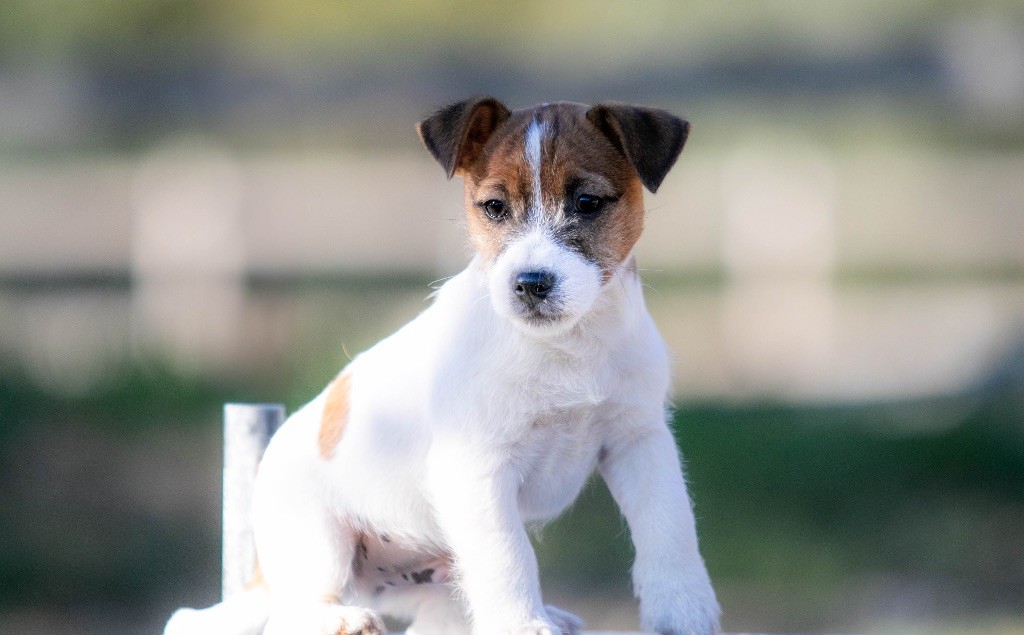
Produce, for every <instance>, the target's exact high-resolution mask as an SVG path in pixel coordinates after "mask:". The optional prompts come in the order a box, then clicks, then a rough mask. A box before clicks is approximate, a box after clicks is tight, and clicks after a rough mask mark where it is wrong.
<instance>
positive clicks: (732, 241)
mask: <svg viewBox="0 0 1024 635" xmlns="http://www.w3.org/2000/svg"><path fill="white" fill-rule="evenodd" d="M706 157H707V153H706V152H705V153H704V155H703V156H696V155H695V156H688V155H687V153H684V155H683V158H682V159H681V161H680V165H679V167H678V168H677V171H676V173H674V174H673V175H672V176H670V178H669V179H668V181H667V182H666V183H665V185H664V187H663V188H662V191H661V192H660V193H659V194H658V195H657V196H649V198H648V206H649V213H648V219H647V223H648V231H647V233H646V235H645V236H644V238H643V240H642V243H641V247H640V254H641V263H642V266H645V267H650V268H657V269H665V270H669V271H686V270H693V269H697V270H702V271H706V270H720V269H725V270H731V271H733V272H734V273H739V272H740V271H741V270H747V269H753V268H764V267H768V268H770V269H773V270H778V271H783V272H788V273H797V274H799V273H800V272H801V271H805V270H806V271H810V272H812V274H814V273H821V272H825V273H827V272H829V271H835V270H838V271H864V270H867V271H883V272H884V271H888V270H897V271H907V270H909V271H912V272H922V271H923V272H928V271H939V272H960V271H964V270H968V271H982V272H984V271H997V272H1006V271H1013V272H1018V273H1019V272H1022V271H1024V246H1022V245H1024V213H1022V210H1024V179H1021V178H1020V175H1021V174H1024V154H1020V155H1014V156H1006V155H997V154H992V155H984V154H978V155H965V154H963V153H960V154H955V155H954V154H946V155H943V154H927V153H920V154H914V153H912V152H907V151H903V152H902V153H894V152H888V151H882V150H879V151H877V152H870V153H868V152H862V153H856V154H852V153H851V154H843V155H831V154H829V153H828V152H825V151H823V150H822V149H820V148H816V147H812V146H799V145H790V146H787V147H776V146H773V145H771V144H764V145H760V146H750V147H747V148H740V149H738V150H736V151H735V152H729V153H726V154H722V155H718V156H712V157H710V158H706ZM462 214H463V211H462V201H461V188H460V187H459V186H458V185H457V184H455V183H446V182H445V181H444V179H443V177H442V175H441V173H440V171H438V170H437V169H436V166H435V165H434V164H433V163H432V162H431V161H430V160H429V159H428V158H427V157H426V156H425V155H424V156H419V155H396V156H376V157H366V156H355V155H344V154H338V155H319V156H263V157H256V158H235V157H232V156H230V155H227V154H225V153H222V152H219V151H217V150H215V149H210V148H208V147H205V146H201V147H199V148H196V147H192V146H190V145H185V146H172V147H168V148H165V149H163V150H160V151H157V152H155V153H153V154H152V155H151V156H149V157H146V158H144V159H142V160H141V161H129V160H110V161H104V160H74V161H59V162H50V163H34V162H32V163H21V164H19V163H9V164H8V165H5V168H4V170H3V171H2V172H0V221H2V223H3V231H2V232H0V278H4V277H11V276H29V277H32V276H43V277H54V276H57V277H59V276H61V275H71V276H74V275H80V274H83V273H85V274H88V273H91V272H101V273H108V272H112V271H113V272H119V273H123V272H128V271H131V270H134V271H136V273H139V274H142V275H148V274H153V273H161V274H166V273H169V272H174V271H175V269H176V268H177V270H178V271H179V272H183V273H198V274H201V275H214V276H216V275H222V274H224V273H227V274H232V273H235V272H256V273H271V274H281V273H283V274H308V273H323V272H327V273H332V272H339V271H340V272H353V271H354V272H365V271H375V270H386V271H403V270H405V271H408V270H420V271H422V270H427V271H432V272H450V271H452V270H453V269H454V268H455V267H457V266H458V265H459V264H460V263H462V262H463V261H464V259H465V256H466V253H467V252H466V250H465V249H466V248H465V246H464V245H465V241H464V239H463V235H462V228H461V222H462V221H461V219H462Z"/></svg>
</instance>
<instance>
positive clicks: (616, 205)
mask: <svg viewBox="0 0 1024 635" xmlns="http://www.w3.org/2000/svg"><path fill="white" fill-rule="evenodd" d="M452 109H457V112H452ZM686 132H687V126H686V124H685V123H684V122H682V121H681V120H679V119H677V118H675V117H673V116H671V115H669V114H668V113H664V112H663V111H655V110H651V109H641V108H637V107H633V106H619V105H608V106H596V107H594V108H589V107H587V106H584V105H581V104H570V103H559V104H551V105H543V106H538V107H535V108H531V109H526V110H521V111H517V112H514V113H510V112H509V111H508V110H507V109H505V107H504V106H502V105H501V104H500V103H498V102H495V101H494V100H491V99H487V98H484V99H480V100H471V101H470V102H463V103H462V104H456V105H455V106H450V107H449V108H448V109H446V110H442V111H440V112H439V113H438V114H436V115H435V116H434V117H433V118H431V119H428V120H427V121H425V122H423V124H421V125H420V133H421V136H422V137H423V140H424V142H425V143H426V145H427V147H428V149H430V150H431V152H433V153H434V155H435V157H437V158H438V160H439V161H440V162H441V163H442V165H443V166H445V167H446V169H447V170H448V172H449V174H454V173H459V174H461V175H462V176H463V178H464V182H465V197H466V198H465V202H466V215H467V226H468V228H469V235H470V240H471V241H472V243H473V246H474V247H475V249H476V251H477V252H478V253H479V254H480V256H481V261H482V262H483V263H484V265H485V267H486V268H487V275H488V278H489V286H490V297H491V302H492V304H493V306H494V309H495V311H497V312H498V313H499V314H500V315H502V316H505V317H507V318H509V319H510V320H511V321H512V322H513V323H515V324H516V325H518V326H520V327H523V328H525V329H527V330H530V331H534V332H538V333H557V332H560V331H563V330H565V329H568V328H570V327H572V326H573V325H574V324H576V323H578V322H579V320H580V319H581V318H582V317H583V316H584V315H586V314H587V312H588V311H589V310H590V309H591V307H592V306H593V305H594V303H595V301H596V300H597V299H598V297H599V296H600V295H601V292H602V289H603V287H604V285H605V283H607V281H608V280H609V279H610V278H611V277H612V275H613V274H614V273H615V271H616V269H617V268H619V267H620V266H622V265H623V263H624V262H625V261H626V260H627V258H628V257H629V255H630V254H631V252H632V250H633V246H634V245H635V244H636V241H637V239H638V238H639V237H640V234H641V232H642V230H643V217H644V208H643V191H642V183H646V184H647V185H648V187H649V188H651V189H652V190H654V189H656V188H657V186H658V184H659V183H660V182H661V179H662V178H663V177H664V175H665V173H667V171H668V169H669V168H670V167H671V165H672V163H673V162H674V161H675V158H676V156H678V153H679V151H680V150H681V149H682V145H683V142H684V141H685V137H686ZM446 143H447V147H448V148H452V149H453V150H452V153H451V154H447V153H446V147H445V144H446ZM655 153H660V154H661V155H662V156H660V157H657V161H652V160H651V158H650V157H651V155H652V154H655ZM645 161H646V163H645ZM638 162H640V165H641V167H640V168H638V167H637V163H638ZM655 162H660V163H659V164H658V165H657V166H655V167H651V165H648V164H653V163H655Z"/></svg>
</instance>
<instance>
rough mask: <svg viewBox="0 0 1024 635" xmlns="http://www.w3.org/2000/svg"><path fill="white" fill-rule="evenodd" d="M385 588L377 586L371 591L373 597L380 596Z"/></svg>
mask: <svg viewBox="0 0 1024 635" xmlns="http://www.w3.org/2000/svg"><path fill="white" fill-rule="evenodd" d="M385 588H386V587H384V586H378V587H377V588H376V589H374V590H373V594H374V595H380V594H381V593H383V592H384V589H385Z"/></svg>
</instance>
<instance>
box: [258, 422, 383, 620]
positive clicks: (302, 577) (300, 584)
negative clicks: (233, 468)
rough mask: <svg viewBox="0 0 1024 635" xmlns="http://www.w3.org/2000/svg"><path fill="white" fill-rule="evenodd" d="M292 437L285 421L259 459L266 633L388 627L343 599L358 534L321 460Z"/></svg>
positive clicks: (293, 434)
mask: <svg viewBox="0 0 1024 635" xmlns="http://www.w3.org/2000/svg"><path fill="white" fill-rule="evenodd" d="M282 433H283V434H282ZM295 437H296V434H295V433H294V427H293V428H292V429H288V426H287V424H286V427H285V428H282V430H281V431H280V432H279V433H278V436H277V437H275V439H274V442H273V443H271V446H270V448H268V449H267V453H266V454H265V455H264V458H263V462H262V463H261V464H260V472H259V475H258V477H257V481H256V491H255V495H254V499H253V531H254V534H255V537H256V550H257V553H258V554H259V561H260V567H261V568H262V570H263V575H264V578H265V579H266V584H267V587H268V589H269V592H270V620H269V621H268V622H267V626H266V629H265V631H264V633H265V635H356V634H361V635H376V634H379V633H383V632H384V625H383V622H382V621H381V620H380V618H379V617H378V616H377V615H376V613H374V612H373V611H370V610H369V609H366V608H362V607H356V606H343V605H342V604H341V594H342V589H343V588H344V586H345V584H346V582H347V581H348V579H349V576H350V575H351V572H352V567H353V561H354V558H353V557H354V556H355V555H356V552H357V550H358V544H357V534H356V532H354V531H353V530H352V529H351V528H349V527H348V526H347V524H346V523H345V522H344V519H342V518H339V517H338V516H337V515H336V514H335V513H334V511H333V506H332V505H330V504H329V498H328V495H327V492H328V491H329V490H328V488H327V487H326V484H325V482H324V475H323V473H322V471H321V469H320V468H321V467H322V466H320V465H318V464H317V463H316V461H311V460H310V458H309V457H307V456H306V452H307V450H306V447H308V446H304V445H302V444H299V443H296V441H299V440H301V439H296V438H295Z"/></svg>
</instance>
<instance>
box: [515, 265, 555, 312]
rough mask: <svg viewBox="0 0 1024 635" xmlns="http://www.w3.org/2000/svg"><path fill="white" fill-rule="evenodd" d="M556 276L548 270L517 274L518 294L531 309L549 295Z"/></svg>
mask: <svg viewBox="0 0 1024 635" xmlns="http://www.w3.org/2000/svg"><path fill="white" fill-rule="evenodd" d="M553 286H555V277H554V276H553V275H551V274H550V273H548V272H547V271H527V272H525V273H521V274H519V275H518V276H516V295H517V296H519V299H520V300H522V301H523V302H525V303H526V304H527V306H529V307H530V308H531V309H532V308H533V307H535V306H537V305H538V304H540V303H541V302H543V301H544V298H546V297H548V294H549V293H551V287H553Z"/></svg>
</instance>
